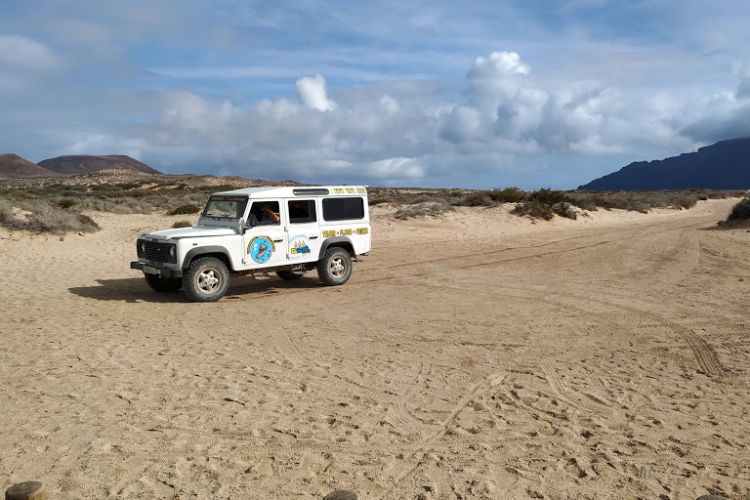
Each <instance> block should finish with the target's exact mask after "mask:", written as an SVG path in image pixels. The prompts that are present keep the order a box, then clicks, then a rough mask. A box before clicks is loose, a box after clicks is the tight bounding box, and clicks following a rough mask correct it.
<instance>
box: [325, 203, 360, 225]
mask: <svg viewBox="0 0 750 500" xmlns="http://www.w3.org/2000/svg"><path fill="white" fill-rule="evenodd" d="M323 218H324V219H325V220H327V221H338V220H358V219H364V218H365V202H364V200H363V199H362V198H324V199H323Z"/></svg>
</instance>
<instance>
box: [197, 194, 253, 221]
mask: <svg viewBox="0 0 750 500" xmlns="http://www.w3.org/2000/svg"><path fill="white" fill-rule="evenodd" d="M246 206H247V198H245V197H242V196H212V197H211V198H210V199H209V200H208V203H207V204H206V208H205V210H203V217H212V218H220V219H241V218H242V216H243V215H244V214H245V207H246Z"/></svg>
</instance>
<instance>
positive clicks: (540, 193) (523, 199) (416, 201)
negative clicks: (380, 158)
mask: <svg viewBox="0 0 750 500" xmlns="http://www.w3.org/2000/svg"><path fill="white" fill-rule="evenodd" d="M369 194H370V205H379V204H383V203H389V204H391V205H394V206H396V207H399V210H398V211H397V212H396V215H395V216H396V217H397V218H400V219H403V218H410V217H420V216H424V215H436V214H438V213H439V212H440V210H437V209H436V210H431V211H426V210H425V209H424V207H423V206H421V205H424V204H425V203H437V204H438V206H443V207H445V205H444V204H445V203H446V202H447V204H448V205H451V206H469V207H494V206H497V205H499V204H501V203H515V204H517V206H516V207H515V208H514V209H513V211H512V213H514V214H517V215H522V216H528V217H532V218H537V219H543V220H550V219H551V218H552V217H554V215H555V214H557V215H559V216H561V217H567V218H570V219H575V218H576V217H577V214H578V212H577V211H576V209H575V208H574V207H577V208H579V209H581V210H584V211H592V212H593V211H596V210H600V209H604V210H612V209H619V210H630V211H636V212H641V213H647V212H648V211H649V210H652V209H654V208H671V209H675V210H682V209H688V208H692V207H694V206H695V204H696V203H697V202H698V201H699V200H708V199H724V198H729V197H741V196H743V195H744V192H742V191H718V190H713V189H688V190H683V191H557V190H553V189H539V190H537V191H522V190H521V189H518V188H515V187H510V188H505V189H491V190H484V191H477V190H461V189H450V190H448V189H434V190H426V189H423V190H417V189H395V188H371V189H369ZM418 205H419V206H421V207H419V208H413V209H411V208H408V207H416V206H418ZM550 214H552V215H551V216H550Z"/></svg>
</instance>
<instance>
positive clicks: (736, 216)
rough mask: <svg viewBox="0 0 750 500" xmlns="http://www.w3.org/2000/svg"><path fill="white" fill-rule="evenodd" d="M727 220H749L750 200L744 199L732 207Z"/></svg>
mask: <svg viewBox="0 0 750 500" xmlns="http://www.w3.org/2000/svg"><path fill="white" fill-rule="evenodd" d="M727 219H728V220H747V219H750V198H745V199H743V200H742V201H740V202H739V203H737V204H736V205H735V206H734V207H732V211H731V212H730V213H729V217H727Z"/></svg>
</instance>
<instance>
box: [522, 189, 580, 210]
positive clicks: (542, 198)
mask: <svg viewBox="0 0 750 500" xmlns="http://www.w3.org/2000/svg"><path fill="white" fill-rule="evenodd" d="M526 199H527V200H529V201H538V202H539V203H542V204H544V205H549V206H552V205H554V204H555V203H563V202H565V203H570V202H571V201H573V200H571V198H570V196H568V195H567V194H565V192H564V191H554V190H552V189H544V188H542V189H540V190H539V191H532V192H531V193H529V194H528V195H527V196H526Z"/></svg>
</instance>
